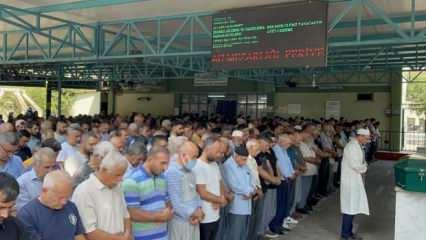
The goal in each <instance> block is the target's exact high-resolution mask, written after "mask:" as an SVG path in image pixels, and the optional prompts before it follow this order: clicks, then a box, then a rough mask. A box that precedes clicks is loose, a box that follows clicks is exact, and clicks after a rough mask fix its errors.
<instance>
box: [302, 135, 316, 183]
mask: <svg viewBox="0 0 426 240" xmlns="http://www.w3.org/2000/svg"><path fill="white" fill-rule="evenodd" d="M299 149H300V152H301V153H302V156H303V157H304V158H314V157H316V154H315V151H314V150H313V149H312V148H311V146H309V145H308V144H306V143H305V142H301V143H300V145H299ZM306 168H307V169H306V172H304V173H303V176H313V175H317V174H318V166H317V165H315V164H312V163H309V162H306Z"/></svg>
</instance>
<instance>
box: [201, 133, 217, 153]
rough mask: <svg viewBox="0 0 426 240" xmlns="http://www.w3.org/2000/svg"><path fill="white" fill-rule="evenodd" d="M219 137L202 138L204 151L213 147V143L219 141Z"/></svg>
mask: <svg viewBox="0 0 426 240" xmlns="http://www.w3.org/2000/svg"><path fill="white" fill-rule="evenodd" d="M219 141H220V138H218V137H214V136H211V137H208V138H206V139H205V140H204V151H206V150H208V149H209V148H211V147H213V146H214V144H215V143H217V142H219Z"/></svg>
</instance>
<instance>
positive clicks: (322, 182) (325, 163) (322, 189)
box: [318, 158, 330, 196]
mask: <svg viewBox="0 0 426 240" xmlns="http://www.w3.org/2000/svg"><path fill="white" fill-rule="evenodd" d="M329 178H330V160H329V159H328V158H324V159H322V161H321V164H320V166H319V169H318V193H319V194H321V195H323V196H325V195H327V194H328V179H329Z"/></svg>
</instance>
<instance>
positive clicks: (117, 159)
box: [100, 151, 128, 171]
mask: <svg viewBox="0 0 426 240" xmlns="http://www.w3.org/2000/svg"><path fill="white" fill-rule="evenodd" d="M127 166H128V162H127V159H126V158H125V157H124V156H123V155H121V154H120V153H118V152H114V151H113V152H110V153H108V154H107V155H106V156H105V157H104V158H103V159H102V161H101V164H100V169H105V170H108V171H112V170H114V169H115V168H123V169H126V168H127Z"/></svg>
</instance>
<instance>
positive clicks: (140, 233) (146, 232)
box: [123, 166, 169, 240]
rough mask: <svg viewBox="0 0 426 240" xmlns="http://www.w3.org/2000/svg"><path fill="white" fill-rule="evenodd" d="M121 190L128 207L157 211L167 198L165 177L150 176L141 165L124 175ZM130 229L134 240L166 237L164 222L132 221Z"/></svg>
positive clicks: (164, 204)
mask: <svg viewBox="0 0 426 240" xmlns="http://www.w3.org/2000/svg"><path fill="white" fill-rule="evenodd" d="M123 190H124V197H125V200H126V204H127V207H128V208H137V209H140V210H143V211H147V212H158V211H162V210H163V209H165V208H166V202H167V201H168V200H169V197H168V194H167V182H166V179H165V177H164V176H163V175H160V176H152V175H151V174H150V173H148V172H147V171H146V170H145V168H144V167H143V166H140V167H139V169H136V170H134V171H133V172H132V173H131V174H130V175H128V176H127V177H126V179H125V180H124V181H123ZM132 229H133V236H134V239H135V240H154V239H156V240H157V239H161V240H162V239H167V223H166V222H132Z"/></svg>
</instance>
